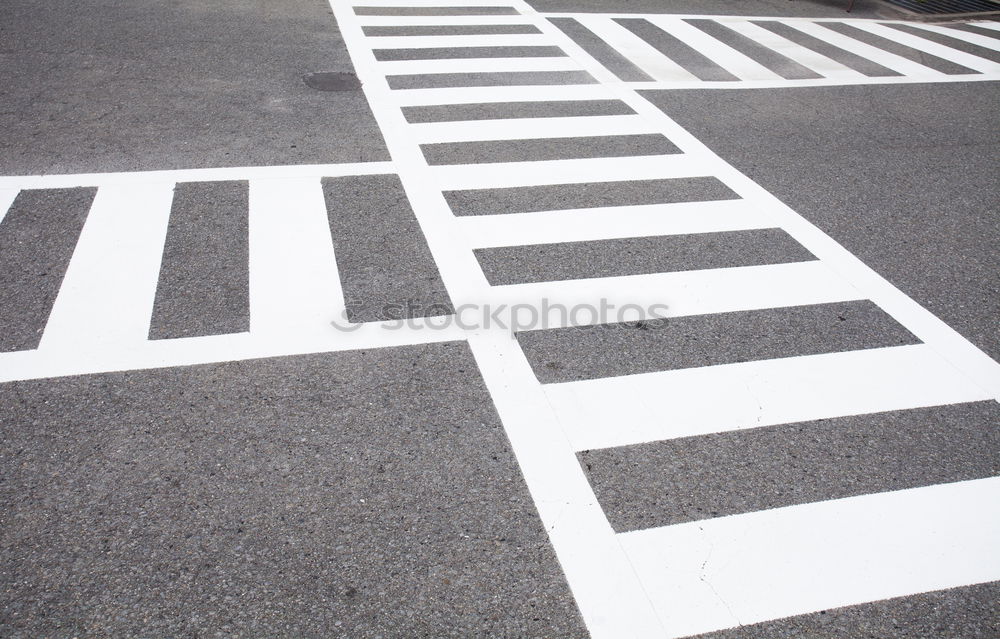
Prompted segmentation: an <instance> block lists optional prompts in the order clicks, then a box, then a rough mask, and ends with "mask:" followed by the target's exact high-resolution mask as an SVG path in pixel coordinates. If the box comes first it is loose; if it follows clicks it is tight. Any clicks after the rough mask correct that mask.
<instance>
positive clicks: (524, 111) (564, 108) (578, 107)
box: [403, 100, 635, 123]
mask: <svg viewBox="0 0 1000 639" xmlns="http://www.w3.org/2000/svg"><path fill="white" fill-rule="evenodd" d="M634 113H635V111H633V110H632V107H630V106H628V105H627V104H625V103H624V102H622V101H621V100H570V101H554V102H489V103H484V104H441V105H437V104H436V105H433V106H414V107H403V115H404V116H405V117H406V121H407V122H411V123H416V122H460V121H469V120H504V119H511V118H564V117H580V116H590V115H631V114H634Z"/></svg>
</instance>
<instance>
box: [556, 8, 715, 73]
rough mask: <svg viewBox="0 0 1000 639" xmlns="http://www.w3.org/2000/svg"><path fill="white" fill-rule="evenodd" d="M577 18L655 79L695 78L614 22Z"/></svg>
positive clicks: (585, 17) (583, 16) (587, 17)
mask: <svg viewBox="0 0 1000 639" xmlns="http://www.w3.org/2000/svg"><path fill="white" fill-rule="evenodd" d="M576 19H577V21H579V22H580V24H582V25H583V26H585V27H586V28H587V29H590V31H592V32H593V33H594V34H595V35H596V36H597V37H599V38H601V39H602V40H604V42H606V43H607V44H608V45H610V46H611V47H612V48H613V49H615V50H616V51H618V52H619V53H621V54H622V55H624V56H625V57H626V58H628V59H629V60H630V61H631V62H632V64H634V65H635V66H637V67H639V68H640V69H642V70H643V71H644V72H645V73H646V75H648V76H649V77H651V78H653V79H654V80H659V81H663V82H677V81H695V80H697V78H696V77H695V76H694V75H693V74H692V73H691V72H690V71H688V70H687V69H685V68H684V67H682V66H680V65H679V64H677V63H676V62H674V61H673V60H671V59H670V58H668V57H666V56H665V55H663V54H662V53H660V52H659V51H657V50H656V49H655V48H653V46H652V45H650V44H649V43H648V42H646V41H645V40H643V39H642V38H640V37H639V36H637V35H635V34H634V33H632V32H631V31H629V30H628V29H626V28H625V27H623V26H622V25H620V24H618V23H617V22H615V21H613V20H600V19H595V18H591V17H589V16H586V15H581V16H577V18H576Z"/></svg>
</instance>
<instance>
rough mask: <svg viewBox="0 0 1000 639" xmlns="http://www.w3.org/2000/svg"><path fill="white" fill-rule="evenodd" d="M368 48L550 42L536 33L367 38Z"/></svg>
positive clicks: (523, 44) (512, 45)
mask: <svg viewBox="0 0 1000 639" xmlns="http://www.w3.org/2000/svg"><path fill="white" fill-rule="evenodd" d="M368 39H369V42H368V44H369V46H371V47H372V48H373V49H375V50H376V51H381V50H385V49H441V48H446V47H454V48H456V49H460V48H464V47H477V48H478V47H537V46H551V45H552V41H551V40H549V39H548V38H546V37H545V36H544V35H541V34H538V33H494V34H484V35H434V36H368Z"/></svg>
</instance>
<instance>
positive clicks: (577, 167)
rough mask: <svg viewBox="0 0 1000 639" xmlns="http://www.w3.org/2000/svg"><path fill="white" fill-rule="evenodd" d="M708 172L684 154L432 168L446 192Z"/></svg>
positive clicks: (642, 178)
mask: <svg viewBox="0 0 1000 639" xmlns="http://www.w3.org/2000/svg"><path fill="white" fill-rule="evenodd" d="M706 173H707V171H706V170H705V167H704V166H703V163H701V162H697V161H695V160H694V159H693V158H691V157H690V156H686V155H682V154H676V155H652V156H643V157H625V158H585V159H579V160H550V161H539V162H506V163H500V162H498V163H495V164H458V165H453V166H433V167H431V176H432V178H433V180H434V182H435V184H437V185H439V186H440V187H441V189H442V190H444V191H452V190H462V189H489V188H501V187H508V186H542V185H546V184H575V183H588V182H615V181H619V180H653V179H657V178H672V177H697V176H702V175H705V174H706Z"/></svg>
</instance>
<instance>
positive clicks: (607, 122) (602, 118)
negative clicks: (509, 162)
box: [409, 115, 655, 144]
mask: <svg viewBox="0 0 1000 639" xmlns="http://www.w3.org/2000/svg"><path fill="white" fill-rule="evenodd" d="M409 133H410V135H412V136H413V139H414V141H416V142H418V143H420V144H428V143H434V142H475V141H485V140H530V139H536V138H576V137H581V136H610V135H634V134H642V133H655V131H653V128H652V127H651V126H650V124H649V123H648V122H647V121H646V120H645V118H643V117H642V116H639V115H592V116H576V117H565V118H511V119H498V120H472V121H467V122H426V123H421V124H413V125H411V129H410V131H409Z"/></svg>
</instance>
